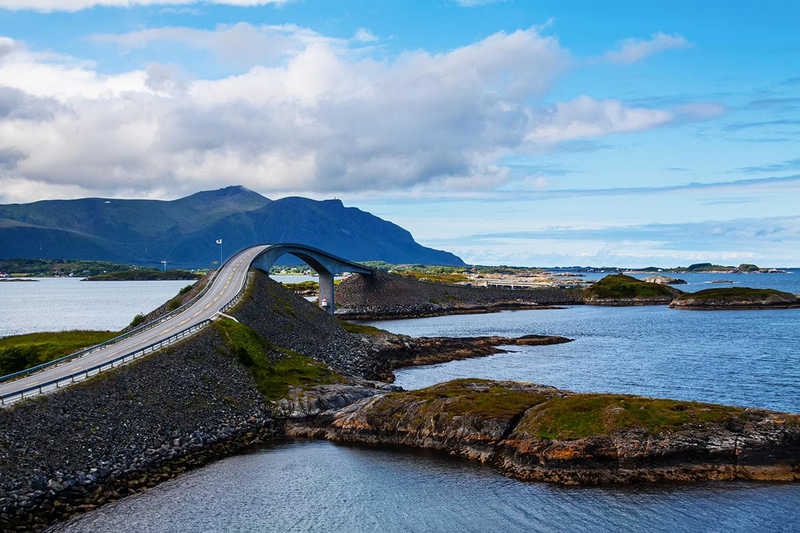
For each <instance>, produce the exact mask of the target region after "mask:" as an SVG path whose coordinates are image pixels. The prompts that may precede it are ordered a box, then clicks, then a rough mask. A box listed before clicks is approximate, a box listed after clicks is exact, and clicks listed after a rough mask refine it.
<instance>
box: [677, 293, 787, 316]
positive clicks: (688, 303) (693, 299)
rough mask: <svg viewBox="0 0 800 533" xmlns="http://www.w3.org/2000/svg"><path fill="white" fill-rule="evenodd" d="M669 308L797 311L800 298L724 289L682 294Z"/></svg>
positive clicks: (780, 294)
mask: <svg viewBox="0 0 800 533" xmlns="http://www.w3.org/2000/svg"><path fill="white" fill-rule="evenodd" d="M669 306H670V308H672V309H688V310H698V311H724V310H746V309H797V308H800V297H798V296H797V295H794V294H791V293H788V292H781V291H776V290H773V289H751V288H748V287H725V288H719V289H706V290H702V291H698V292H695V293H688V294H683V295H681V296H679V297H678V298H675V300H673V301H672V303H670V304H669Z"/></svg>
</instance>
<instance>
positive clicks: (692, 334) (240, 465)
mask: <svg viewBox="0 0 800 533" xmlns="http://www.w3.org/2000/svg"><path fill="white" fill-rule="evenodd" d="M701 276H708V275H701ZM790 276H795V277H790ZM710 277H712V278H714V279H723V278H722V277H721V276H713V275H711V276H710ZM746 278H747V279H748V280H750V279H752V280H755V281H758V282H761V281H762V280H777V278H776V276H775V275H768V276H767V275H762V276H755V275H751V276H747V277H746ZM797 278H800V275H786V279H785V285H783V283H782V285H783V286H781V287H779V286H778V284H777V283H768V284H767V286H772V287H776V288H782V289H783V290H790V291H792V292H800V287H798V285H797V282H796V281H795V280H797ZM295 279H296V278H295ZM295 279H293V280H291V281H294V280H295ZM735 279H738V278H735ZM742 279H744V277H742ZM790 280H791V281H790ZM702 281H704V280H701V281H700V282H698V283H696V285H697V286H698V287H699V288H706V287H708V286H709V285H704V284H703V283H702ZM47 282H51V283H53V285H51V286H50V287H47V286H45V285H44V283H45V282H41V283H38V284H37V283H11V284H0V325H2V327H3V328H6V329H9V324H22V325H17V326H16V328H17V330H14V331H16V332H26V331H39V330H42V329H52V325H61V324H65V323H66V322H65V321H66V320H67V319H66V318H65V317H64V315H68V317H69V320H70V321H71V322H69V325H64V326H61V327H62V329H70V328H75V327H79V328H95V327H98V324H104V323H106V322H103V321H105V320H109V318H110V317H109V316H108V315H109V313H115V312H116V311H115V309H117V308H119V307H121V306H119V302H126V305H125V306H124V307H125V310H124V311H119V316H117V317H116V320H117V321H118V322H116V323H111V322H109V323H108V324H109V325H107V326H102V327H108V328H118V327H121V326H124V325H125V324H127V322H128V321H129V320H130V318H131V317H132V315H133V314H135V313H137V312H140V311H148V310H149V309H152V308H154V307H156V306H157V305H159V304H161V303H162V302H163V301H165V300H167V299H168V298H170V297H171V296H172V295H174V294H175V292H177V290H178V289H179V288H180V287H182V286H184V285H185V282H133V287H132V288H129V287H127V286H126V285H128V284H126V283H124V282H113V283H110V284H97V283H81V282H77V281H75V280H48V281H47ZM59 282H60V283H61V284H60V285H59V284H58V283H59ZM168 283H173V285H171V286H169V285H167V284H168ZM748 284H749V285H752V286H757V285H755V283H748ZM693 285H695V284H693ZM742 285H744V283H742ZM43 287H44V288H48V289H49V288H53V289H57V290H56V291H54V292H59V291H63V292H64V293H65V295H64V296H62V297H63V299H64V301H65V302H67V301H69V302H70V305H67V304H66V303H65V304H64V305H62V306H57V305H53V303H52V300H50V303H49V304H47V303H46V302H44V299H43V297H42V298H40V297H38V296H37V295H39V294H41V291H42V288H43ZM689 287H691V286H686V285H684V286H681V288H684V289H686V288H689ZM9 289H11V290H9ZM131 289H135V290H131ZM144 293H150V296H149V297H152V303H150V304H147V303H146V301H145V300H136V302H137V303H138V302H141V303H139V304H138V305H139V306H141V307H137V306H136V305H134V304H133V303H131V302H134V299H135V298H140V297H142V296H143V294H144ZM77 301H80V302H83V303H82V304H81V305H83V306H85V307H86V309H85V310H84V311H82V312H81V313H80V314H78V313H77V311H76V307H78V306H77V305H76V304H75V302H77ZM147 305H149V307H147ZM18 316H28V317H29V318H28V319H27V320H24V321H18V320H17V317H18ZM78 317H82V318H78ZM119 321H121V322H119ZM375 324H376V325H377V326H379V327H383V328H386V329H389V330H391V331H395V332H399V333H406V334H410V335H428V336H440V335H452V336H473V335H487V334H502V335H508V336H516V335H523V334H528V333H539V334H556V335H564V336H567V337H570V338H574V339H576V340H575V341H574V342H572V343H569V344H564V345H558V346H545V347H530V348H527V347H515V348H514V349H515V352H514V353H509V354H502V355H497V356H493V357H487V358H480V359H471V360H467V361H457V362H452V363H447V364H443V365H433V366H429V367H424V368H418V369H409V370H405V371H402V372H399V373H398V383H399V384H402V385H403V386H405V387H408V388H413V387H421V386H426V385H429V384H432V383H436V382H439V381H443V380H446V379H452V378H454V377H489V378H495V379H517V380H525V381H534V382H540V383H547V384H551V385H556V386H559V387H564V388H568V389H572V390H587V391H589V390H594V391H614V392H629V393H637V394H646V395H650V396H668V397H676V398H682V399H695V400H705V401H715V402H724V403H734V404H739V405H752V406H758V407H769V408H774V409H781V410H789V411H795V412H800V370H798V369H800V310H785V311H757V312H745V311H728V312H699V311H674V310H670V309H667V308H666V307H642V308H604V307H573V308H568V309H564V310H542V311H518V312H506V313H497V314H490V315H465V316H455V317H437V318H428V319H419V320H403V321H391V322H376V323H375ZM20 328H22V330H20ZM25 328H28V329H25ZM4 331H5V330H4ZM6 334H8V333H6ZM798 502H800V485H798V484H771V483H764V484H754V483H704V484H699V485H690V486H687V485H660V486H646V485H642V486H633V487H603V488H565V487H559V486H553V485H546V484H536V483H523V482H519V481H515V480H512V479H508V478H505V477H503V476H502V475H500V474H499V473H497V471H495V470H494V469H492V468H491V467H485V466H481V465H480V464H478V463H474V462H469V461H461V460H457V459H453V458H450V457H448V456H444V455H439V454H431V453H420V452H417V451H413V450H407V449H400V450H398V449H392V450H385V449H376V448H364V447H348V446H336V445H334V444H331V443H328V442H319V441H309V442H299V443H290V444H278V445H272V446H266V447H263V448H261V449H259V450H257V451H256V452H254V453H250V454H246V455H241V456H237V457H231V458H229V459H226V460H223V461H219V462H217V463H214V464H211V465H209V466H207V467H205V468H202V469H199V470H197V471H194V472H192V473H189V474H187V475H185V476H182V477H180V478H178V479H176V480H173V481H171V482H169V483H165V484H163V485H161V486H159V487H156V488H154V489H151V490H149V491H147V492H145V493H143V494H140V495H137V496H134V497H130V498H125V499H123V500H120V501H119V502H116V503H114V504H111V505H109V506H106V507H104V508H102V509H100V510H97V511H94V512H92V513H89V514H87V515H84V516H83V517H80V518H78V519H76V520H74V521H71V522H69V523H68V524H65V525H62V526H59V527H58V528H57V530H58V531H69V532H105V531H109V532H111V531H113V532H122V533H134V532H136V533H140V532H173V531H174V532H184V531H190V532H195V531H197V532H206V531H208V532H216V531H230V532H234V531H235V532H238V531H243V532H250V531H252V532H256V531H257V532H262V531H298V532H300V531H303V532H305V531H348V532H350V531H352V532H359V531H376V532H378V531H380V532H383V531H391V532H394V531H398V532H400V531H442V532H446V531H447V532H449V531H464V532H471V531H481V532H485V531H542V532H562V531H566V532H572V531H575V532H594V531H654V532H660V531H663V532H673V531H709V532H730V531H742V532H749V531H787V532H789V531H800V512H798V507H797V505H798Z"/></svg>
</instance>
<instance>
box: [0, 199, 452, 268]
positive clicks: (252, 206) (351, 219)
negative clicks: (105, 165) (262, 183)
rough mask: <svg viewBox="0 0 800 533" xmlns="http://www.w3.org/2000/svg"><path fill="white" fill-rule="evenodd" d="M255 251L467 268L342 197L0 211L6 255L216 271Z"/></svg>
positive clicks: (96, 202)
mask: <svg viewBox="0 0 800 533" xmlns="http://www.w3.org/2000/svg"><path fill="white" fill-rule="evenodd" d="M219 238H221V239H223V254H224V255H225V256H227V255H230V254H232V253H234V252H235V251H237V250H239V249H241V248H244V247H246V246H249V245H252V244H257V243H269V242H274V243H278V242H295V243H301V244H307V245H310V246H315V247H318V248H321V249H323V250H326V251H329V252H331V253H333V254H336V255H340V256H343V257H346V258H348V259H352V260H355V261H370V260H380V261H386V262H393V263H427V264H445V265H461V264H463V262H462V261H461V259H459V258H458V257H457V256H455V255H453V254H450V253H448V252H443V251H439V250H433V249H430V248H426V247H424V246H421V245H420V244H418V243H416V242H415V241H414V239H413V237H412V236H411V234H410V233H409V232H408V231H406V230H404V229H403V228H401V227H400V226H397V225H395V224H392V223H391V222H387V221H385V220H382V219H380V218H378V217H376V216H374V215H371V214H370V213H367V212H364V211H361V210H359V209H356V208H347V207H344V205H342V203H341V202H340V201H338V200H326V201H314V200H309V199H307V198H298V197H292V198H283V199H280V200H274V201H273V200H269V199H268V198H265V197H263V196H261V195H259V194H258V193H255V192H253V191H250V190H248V189H246V188H244V187H226V188H224V189H219V190H216V191H204V192H199V193H197V194H193V195H191V196H187V197H186V198H180V199H178V200H173V201H159V200H116V199H104V198H83V199H79V200H48V201H41V202H34V203H30V204H10V205H0V258H6V259H9V258H43V259H51V258H76V259H93V260H105V261H115V262H121V263H134V264H141V265H157V264H159V262H160V261H162V260H166V261H168V262H169V264H170V266H174V267H184V268H190V267H195V268H196V267H207V266H209V264H210V263H211V261H213V260H216V259H218V258H219V246H218V245H217V244H216V242H215V241H216V239H219Z"/></svg>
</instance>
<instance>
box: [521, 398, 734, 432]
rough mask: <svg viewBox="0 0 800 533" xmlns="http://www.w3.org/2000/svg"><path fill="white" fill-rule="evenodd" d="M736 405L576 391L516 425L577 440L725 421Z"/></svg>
mask: <svg viewBox="0 0 800 533" xmlns="http://www.w3.org/2000/svg"><path fill="white" fill-rule="evenodd" d="M743 414H744V410H743V409H741V408H738V407H727V406H723V405H713V404H704V403H697V402H681V401H677V400H660V399H654V398H643V397H640V396H625V395H615V394H576V395H574V396H567V397H565V398H553V399H552V400H550V401H548V402H545V403H543V404H541V405H539V406H537V407H536V408H535V409H534V410H533V411H532V412H531V413H529V414H528V415H526V417H525V418H524V419H523V420H522V421H521V423H520V424H519V426H517V430H516V431H518V432H525V433H529V434H531V435H533V436H534V437H537V438H540V439H560V440H570V439H580V438H585V437H590V436H593V435H609V434H610V433H612V432H613V431H618V430H625V429H642V430H647V431H649V432H650V433H666V432H670V431H675V430H680V429H682V428H684V427H685V426H687V425H707V424H713V423H720V422H724V421H726V420H728V419H730V418H732V417H734V416H738V415H743Z"/></svg>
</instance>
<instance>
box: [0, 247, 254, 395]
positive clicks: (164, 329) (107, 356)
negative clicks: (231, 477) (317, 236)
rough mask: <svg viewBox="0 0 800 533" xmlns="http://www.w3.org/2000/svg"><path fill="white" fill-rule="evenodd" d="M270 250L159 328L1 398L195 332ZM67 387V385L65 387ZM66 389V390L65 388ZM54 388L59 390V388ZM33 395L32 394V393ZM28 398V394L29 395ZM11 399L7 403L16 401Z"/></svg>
mask: <svg viewBox="0 0 800 533" xmlns="http://www.w3.org/2000/svg"><path fill="white" fill-rule="evenodd" d="M264 248H266V246H254V247H252V248H248V249H246V250H244V251H242V252H240V253H238V254H237V255H235V256H234V257H233V258H231V259H230V260H229V261H228V262H227V263H225V265H223V267H222V270H221V272H220V273H219V275H217V277H216V278H214V282H213V283H212V285H211V287H210V288H209V289H208V290H207V291H206V292H205V293H204V294H203V296H202V297H201V298H199V299H198V300H197V301H196V302H194V303H193V304H192V305H190V306H189V307H187V308H186V309H184V310H183V311H181V312H180V313H176V314H174V315H172V316H171V317H170V318H169V319H167V320H165V321H164V322H161V323H160V324H158V325H157V326H156V327H152V328H147V329H145V330H143V331H141V332H139V333H137V334H135V335H131V336H130V337H127V338H125V339H123V340H121V341H119V342H117V343H114V344H111V345H109V346H105V347H103V348H100V349H98V350H97V351H94V352H91V353H87V354H86V355H82V356H81V357H78V358H76V359H72V360H70V361H67V362H65V363H61V364H59V365H55V366H52V367H49V368H45V369H43V370H41V371H39V372H35V373H33V374H31V375H29V376H26V377H24V378H20V379H17V380H14V381H11V382H9V383H0V396H6V395H8V394H14V393H18V392H19V391H22V390H25V389H28V388H30V387H33V386H37V385H41V384H43V383H47V382H50V381H53V380H56V379H62V378H64V379H66V378H68V377H69V376H71V375H74V374H77V373H80V372H82V371H85V370H86V369H89V368H92V367H94V366H97V365H99V364H101V363H103V362H104V361H108V360H112V359H114V358H115V357H120V356H121V355H124V354H129V353H132V352H135V351H137V350H140V349H141V348H143V347H146V346H149V345H151V344H154V343H158V342H160V341H163V340H165V339H167V338H169V337H170V336H172V335H175V334H176V333H178V332H180V331H181V330H184V329H187V328H191V327H192V326H195V325H197V324H200V323H201V322H203V321H205V320H208V319H210V318H213V317H214V315H216V314H217V312H218V311H219V310H220V309H221V308H222V307H223V306H224V305H225V304H227V303H228V302H229V301H230V300H231V299H232V298H233V297H234V296H236V294H237V293H238V292H239V291H240V290H241V289H242V288H244V284H245V282H246V280H247V271H248V269H249V267H250V263H251V261H252V260H253V258H254V257H255V256H256V255H257V254H258V253H260V252H261V251H262V250H264ZM65 384H66V383H64V384H63V385H65ZM63 385H62V386H63ZM50 388H55V385H53V386H52V387H48V389H50ZM31 394H32V393H31ZM26 397H27V394H26ZM15 399H16V398H13V397H12V398H8V399H6V400H5V401H6V402H9V401H14V400H15Z"/></svg>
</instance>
